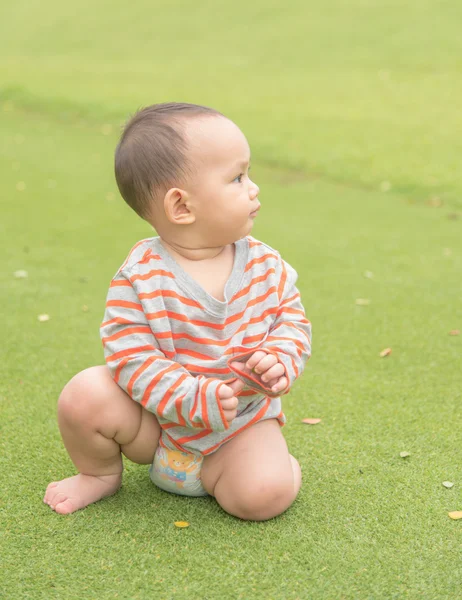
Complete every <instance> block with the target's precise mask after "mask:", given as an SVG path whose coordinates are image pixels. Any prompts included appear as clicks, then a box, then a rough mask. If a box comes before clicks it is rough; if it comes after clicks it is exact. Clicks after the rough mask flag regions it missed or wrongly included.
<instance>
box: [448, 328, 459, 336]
mask: <svg viewBox="0 0 462 600" xmlns="http://www.w3.org/2000/svg"><path fill="white" fill-rule="evenodd" d="M449 335H460V331H459V330H458V329H451V331H450V332H449Z"/></svg>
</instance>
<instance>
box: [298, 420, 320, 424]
mask: <svg viewBox="0 0 462 600" xmlns="http://www.w3.org/2000/svg"><path fill="white" fill-rule="evenodd" d="M320 422H321V419H302V423H306V424H307V425H317V424H318V423H320Z"/></svg>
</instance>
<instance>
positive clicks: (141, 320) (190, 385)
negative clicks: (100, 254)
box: [100, 272, 229, 431]
mask: <svg viewBox="0 0 462 600" xmlns="http://www.w3.org/2000/svg"><path fill="white" fill-rule="evenodd" d="M129 275H130V274H129V273H127V274H123V273H122V272H119V273H118V274H117V275H116V276H115V277H114V279H113V281H112V283H111V287H110V288H109V292H108V296H107V303H106V312H105V314H104V319H103V323H102V324H101V328H100V334H101V339H102V342H103V347H104V356H105V359H106V363H107V365H108V367H109V370H110V372H111V375H112V377H113V378H114V380H115V382H116V383H117V384H118V385H119V386H120V387H121V388H122V389H123V390H124V391H125V392H127V394H128V395H129V396H130V397H131V398H133V400H135V401H136V402H139V403H140V404H141V405H142V406H143V407H144V408H146V409H147V410H149V411H150V412H152V413H154V414H155V415H156V416H157V417H158V418H159V419H161V420H163V421H169V422H172V423H178V424H179V425H183V426H188V427H197V428H201V429H204V428H205V429H210V430H212V431H225V430H226V429H228V428H229V423H228V422H227V420H226V417H225V415H224V413H223V409H222V406H221V403H220V401H219V396H218V392H219V388H220V386H222V385H224V382H223V381H221V380H219V379H215V378H209V377H204V376H202V375H199V376H197V377H194V376H192V375H191V374H190V373H189V371H187V370H186V369H185V368H184V367H183V366H182V365H180V364H179V363H177V362H175V361H173V360H170V359H168V358H167V357H166V355H165V354H164V353H163V352H162V351H161V350H160V346H159V343H158V341H157V340H156V337H155V333H153V330H152V329H151V326H150V323H151V324H153V327H154V326H156V327H162V325H165V320H164V319H161V318H157V319H156V318H154V317H153V316H152V317H151V321H150V322H149V321H148V317H149V315H146V314H145V312H144V311H143V306H142V304H141V301H140V298H139V297H138V295H137V293H136V291H135V289H134V287H133V285H132V282H131V281H130V279H129ZM156 333H157V332H156ZM164 333H165V332H164ZM161 334H162V332H160V331H159V335H161ZM161 422H162V421H161Z"/></svg>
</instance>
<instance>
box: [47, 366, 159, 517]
mask: <svg viewBox="0 0 462 600" xmlns="http://www.w3.org/2000/svg"><path fill="white" fill-rule="evenodd" d="M58 424H59V428H60V431H61V435H62V438H63V442H64V445H65V447H66V450H67V451H68V453H69V456H70V457H71V459H72V462H73V463H74V465H75V466H76V468H77V470H78V471H79V474H78V475H75V476H74V477H69V478H67V479H63V480H62V481H59V482H53V483H50V485H49V486H48V487H47V490H46V493H45V497H44V499H43V501H44V502H45V503H46V504H48V505H49V506H50V507H51V508H52V509H53V510H55V511H56V512H57V513H60V514H68V513H71V512H74V511H76V510H79V509H80V508H84V507H85V506H88V504H91V503H93V502H96V501H97V500H100V499H101V498H104V497H106V496H110V495H112V494H114V493H115V492H116V491H117V490H118V489H119V488H120V486H121V482H122V470H123V463H122V456H121V452H123V453H124V454H125V455H126V456H127V457H128V458H129V459H130V460H132V461H133V462H137V463H139V464H150V463H151V462H152V460H153V457H154V453H155V450H156V448H157V444H158V441H159V436H160V426H159V422H158V421H157V419H156V417H155V416H154V415H153V414H152V413H150V412H148V411H147V410H145V409H144V408H143V407H142V406H140V405H139V404H137V403H136V402H135V401H134V400H132V399H131V398H130V397H129V396H128V395H127V394H126V393H125V392H124V391H123V390H122V389H121V388H120V387H119V386H118V385H117V384H116V383H115V382H114V380H113V379H112V377H111V375H110V373H109V370H108V368H107V367H106V366H101V367H92V368H90V369H86V370H85V371H82V372H81V373H78V374H77V375H76V376H75V377H73V378H72V379H71V381H70V382H69V383H68V384H67V385H66V386H65V388H64V389H63V391H62V393H61V395H60V397H59V401H58Z"/></svg>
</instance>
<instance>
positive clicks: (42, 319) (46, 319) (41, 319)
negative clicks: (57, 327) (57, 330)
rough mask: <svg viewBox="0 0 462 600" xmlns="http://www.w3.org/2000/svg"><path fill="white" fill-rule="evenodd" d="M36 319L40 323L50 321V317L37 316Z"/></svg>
mask: <svg viewBox="0 0 462 600" xmlns="http://www.w3.org/2000/svg"><path fill="white" fill-rule="evenodd" d="M37 319H38V320H39V321H41V322H43V321H49V320H50V315H39V316H38V317H37Z"/></svg>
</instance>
